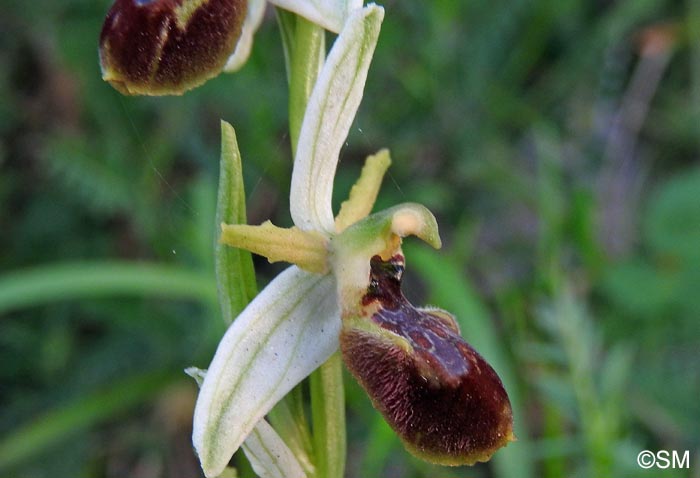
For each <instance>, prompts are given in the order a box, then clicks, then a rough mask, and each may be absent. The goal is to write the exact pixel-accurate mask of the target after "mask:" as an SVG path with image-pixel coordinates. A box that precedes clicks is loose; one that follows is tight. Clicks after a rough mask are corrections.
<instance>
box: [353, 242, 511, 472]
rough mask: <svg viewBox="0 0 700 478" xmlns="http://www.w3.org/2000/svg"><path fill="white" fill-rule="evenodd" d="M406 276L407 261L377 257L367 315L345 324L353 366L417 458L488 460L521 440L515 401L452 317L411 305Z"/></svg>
mask: <svg viewBox="0 0 700 478" xmlns="http://www.w3.org/2000/svg"><path fill="white" fill-rule="evenodd" d="M402 273H403V257H402V256H401V255H396V256H394V257H392V258H391V259H390V260H388V261H382V260H381V259H380V258H379V256H375V257H373V258H372V260H371V274H370V285H369V287H368V289H367V293H366V294H365V296H364V298H363V302H362V306H363V310H365V311H366V312H367V316H366V317H364V318H347V317H344V320H343V331H342V333H341V337H340V344H341V350H342V352H343V358H344V360H345V363H346V365H347V366H348V368H349V369H350V371H351V372H352V374H353V375H354V376H355V377H356V378H357V380H358V381H359V382H360V384H361V385H362V386H363V387H364V388H365V390H366V391H367V393H368V394H369V396H370V398H371V399H372V402H373V403H374V406H375V407H376V408H377V409H378V410H379V411H380V412H381V413H382V415H384V418H385V419H386V420H387V422H388V423H389V425H391V427H392V428H393V429H394V430H395V431H396V432H397V434H398V435H399V436H400V437H401V439H402V440H403V441H404V443H405V445H406V448H407V449H408V450H409V451H411V452H412V453H414V454H415V455H416V456H418V457H420V458H423V459H425V460H427V461H431V462H433V463H439V464H443V465H471V464H474V463H476V462H477V461H486V460H488V459H489V458H490V457H491V455H492V454H493V453H494V452H495V451H496V450H497V449H498V448H500V447H502V446H504V445H506V444H507V443H508V442H509V441H512V440H513V439H514V436H513V416H512V411H511V406H510V401H509V399H508V395H507V394H506V391H505V389H504V388H503V384H502V383H501V380H500V379H499V377H498V375H497V374H496V372H495V371H494V370H493V368H491V366H490V365H489V364H488V363H487V362H486V361H485V360H484V359H483V358H482V357H481V356H480V355H479V354H478V353H477V352H476V351H475V350H474V349H473V348H472V347H471V346H470V345H469V344H467V343H466V342H465V341H464V339H462V337H461V336H460V335H459V328H458V326H457V324H456V322H455V321H454V319H453V318H452V316H451V315H450V314H449V313H447V312H444V311H441V310H430V309H417V308H415V307H414V306H413V305H412V304H411V303H410V302H408V300H407V299H406V298H405V297H404V295H403V293H402V292H401V275H402ZM365 321H366V322H365Z"/></svg>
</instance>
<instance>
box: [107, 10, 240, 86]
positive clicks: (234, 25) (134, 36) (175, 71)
mask: <svg viewBox="0 0 700 478" xmlns="http://www.w3.org/2000/svg"><path fill="white" fill-rule="evenodd" d="M246 10H247V0H117V1H116V2H115V3H114V5H112V8H111V9H110V10H109V13H107V18H106V19H105V23H104V25H103V26H102V33H101V34H100V65H101V67H102V77H103V78H104V79H105V81H108V82H109V83H110V84H111V85H112V86H114V88H116V89H117V90H119V91H120V92H122V93H124V94H128V95H134V94H137V95H169V94H182V93H183V92H185V91H186V90H189V89H191V88H194V87H195V86H198V85H200V84H202V83H204V82H205V81H206V80H208V79H209V78H212V77H214V76H216V75H218V74H219V73H220V72H221V70H222V69H223V67H224V65H225V64H226V61H227V59H228V57H229V56H230V55H231V53H232V52H233V50H234V49H235V46H236V43H237V42H238V39H239V37H240V35H241V28H242V25H243V20H244V19H245V15H246Z"/></svg>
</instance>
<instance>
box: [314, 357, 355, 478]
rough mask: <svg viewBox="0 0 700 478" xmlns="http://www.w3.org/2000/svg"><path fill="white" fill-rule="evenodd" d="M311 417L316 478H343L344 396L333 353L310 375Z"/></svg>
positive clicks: (338, 360)
mask: <svg viewBox="0 0 700 478" xmlns="http://www.w3.org/2000/svg"><path fill="white" fill-rule="evenodd" d="M310 385H311V415H312V420H313V425H314V426H313V430H314V434H313V444H314V457H315V461H316V477H317V478H342V477H343V473H344V471H345V448H346V443H345V441H346V438H345V437H346V434H345V392H344V389H343V366H342V360H341V358H340V354H339V353H338V352H336V353H335V354H333V356H331V358H330V359H328V361H326V363H324V364H323V365H321V367H320V368H319V369H318V370H316V371H315V372H314V373H313V374H311V379H310Z"/></svg>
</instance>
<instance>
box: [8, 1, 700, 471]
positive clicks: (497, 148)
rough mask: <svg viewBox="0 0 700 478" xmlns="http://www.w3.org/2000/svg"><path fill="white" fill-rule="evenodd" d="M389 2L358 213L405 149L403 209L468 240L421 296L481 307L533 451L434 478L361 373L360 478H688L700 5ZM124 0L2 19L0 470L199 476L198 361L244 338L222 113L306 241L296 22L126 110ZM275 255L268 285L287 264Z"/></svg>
mask: <svg viewBox="0 0 700 478" xmlns="http://www.w3.org/2000/svg"><path fill="white" fill-rule="evenodd" d="M385 7H386V11H387V14H386V20H385V22H384V25H383V31H382V35H381V37H380V42H379V46H378V49H377V53H376V55H375V60H374V62H373V66H372V69H371V70H370V76H369V80H368V83H367V90H366V96H365V100H364V103H363V106H362V107H361V110H360V115H359V117H358V119H357V121H356V124H355V127H354V129H353V132H352V133H351V135H350V138H349V139H348V147H347V148H346V149H345V150H344V151H343V152H342V154H341V163H340V166H339V176H338V181H337V198H338V200H340V199H342V198H343V197H344V196H345V195H346V194H347V191H348V188H349V187H350V184H351V183H352V182H353V181H354V180H355V178H356V175H357V174H358V172H359V169H360V167H361V164H362V161H363V159H364V157H365V155H367V154H369V153H373V152H375V151H376V150H378V149H380V148H381V147H385V146H386V147H389V148H391V150H392V157H393V158H394V165H393V166H392V168H391V170H390V175H389V176H388V178H387V181H386V184H385V187H384V188H383V191H382V196H381V197H380V198H379V202H380V204H379V205H378V207H385V206H389V205H393V204H396V203H397V202H401V201H406V200H410V201H416V202H421V203H424V204H426V205H427V206H428V207H429V208H430V209H431V210H432V211H434V212H435V213H436V215H437V216H438V219H439V222H440V225H441V231H442V236H443V239H444V242H445V243H446V246H445V248H444V249H443V250H442V251H439V252H429V251H426V250H422V249H421V250H417V251H415V253H414V254H413V257H415V259H414V260H413V261H412V253H411V251H409V253H408V256H407V260H408V264H407V267H408V269H407V270H408V272H407V279H406V280H407V282H408V285H407V292H408V294H409V296H410V298H411V299H412V300H413V301H414V302H415V303H422V302H425V301H429V302H430V301H434V302H435V303H436V304H439V305H440V306H442V307H444V308H446V309H452V310H454V312H455V313H457V314H458V315H459V320H460V324H461V327H462V331H463V334H464V336H465V337H466V338H467V340H468V341H472V342H473V343H474V345H475V346H476V347H477V348H478V349H479V350H481V351H482V352H483V354H484V355H485V356H486V358H487V359H489V360H491V361H492V362H493V364H494V366H495V367H496V369H497V370H498V371H499V373H501V374H503V377H504V380H505V381H506V382H507V385H508V388H509V390H510V392H511V393H512V394H513V396H514V397H515V400H514V401H515V402H517V408H518V412H517V414H516V416H515V420H516V427H517V429H518V434H519V438H520V440H519V441H518V442H516V443H514V444H513V445H510V446H509V449H506V450H505V451H504V452H499V453H500V454H503V455H504V457H503V458H498V457H499V456H500V454H497V458H496V460H495V461H494V462H493V463H492V464H489V465H479V466H477V467H475V468H473V469H469V470H464V469H437V468H436V467H432V466H430V465H427V464H425V463H422V462H419V461H417V460H415V459H413V458H411V457H410V456H408V455H407V454H406V453H405V452H404V451H403V449H402V447H401V445H400V443H399V442H398V440H397V438H396V437H395V436H393V434H392V433H391V432H390V431H389V430H388V427H387V426H386V425H385V424H384V423H383V422H382V421H381V419H380V418H379V417H378V414H377V413H376V412H375V411H374V410H373V409H372V407H371V405H370V403H369V401H368V399H367V398H366V396H364V394H363V393H362V392H361V391H360V389H359V387H357V386H356V385H355V384H354V383H353V382H352V380H351V379H348V387H347V388H348V406H349V408H348V427H349V432H350V437H349V453H350V459H349V461H348V462H349V469H348V476H353V477H354V476H357V477H365V476H372V477H374V476H386V477H399V476H400V477H428V476H430V477H432V476H442V477H457V476H470V477H486V476H498V477H500V478H505V477H516V476H517V477H526V476H527V473H528V470H531V476H542V477H545V478H560V477H563V476H577V477H599V476H615V477H625V476H630V477H638V476H671V474H670V472H669V471H668V470H666V471H663V470H649V471H648V472H646V473H645V472H643V471H642V470H640V469H639V468H638V467H637V465H636V456H637V453H638V452H639V451H640V450H643V449H651V450H657V449H677V450H681V451H682V450H690V452H691V467H692V468H691V470H685V469H684V470H675V471H674V474H673V475H672V476H674V477H685V476H696V475H691V472H695V473H696V472H697V467H698V466H700V462H698V456H700V455H699V453H700V452H699V451H698V450H700V428H699V427H698V424H699V423H700V405H699V402H698V400H697V396H698V395H699V393H700V355H698V353H697V350H698V348H699V346H700V320H698V318H699V317H700V169H699V168H700V165H699V164H698V155H699V153H700V149H699V146H700V26H699V25H700V2H698V0H687V1H686V2H670V1H662V0H617V1H607V0H598V1H590V0H563V1H558V2H555V1H550V0H516V1H511V2H501V3H499V2H493V1H486V0H466V1H465V0H443V1H439V2H398V1H395V0H391V1H388V2H385ZM108 8H109V4H108V2H106V1H103V0H100V1H98V2H94V1H92V2H88V1H87V0H60V1H49V0H36V1H33V2H9V1H8V2H3V3H1V4H0V71H2V72H3V74H2V75H0V171H1V172H2V173H1V174H0V204H2V206H1V207H0V231H2V234H0V363H2V367H0V381H1V383H2V386H1V387H0V405H1V407H0V475H2V476H17V477H48V476H51V477H64V476H65V477H73V476H85V477H123V476H130V477H136V478H138V477H154V476H168V477H178V476H183V477H184V476H188V477H191V476H199V474H200V473H201V472H200V471H199V470H198V465H197V463H196V460H195V458H194V455H193V453H192V451H191V446H190V443H189V433H190V430H189V427H190V420H191V413H192V405H193V400H194V397H195V394H196V387H195V385H194V382H192V381H191V380H190V379H188V378H187V377H185V376H184V374H183V373H182V372H181V371H182V369H183V368H185V367H187V366H189V365H196V366H200V367H203V366H206V364H207V363H208V361H209V359H210V358H211V356H212V354H213V351H214V347H215V346H216V344H217V341H218V338H219V337H220V335H221V334H222V332H223V328H224V323H223V321H222V320H221V317H220V313H219V311H218V308H217V305H216V291H215V285H214V279H213V278H214V272H213V249H214V240H215V237H214V236H215V224H214V213H215V212H214V203H215V198H216V184H217V178H216V174H217V170H218V155H219V152H218V148H219V119H220V118H224V119H226V120H227V121H230V122H231V123H233V125H234V126H235V127H236V131H237V136H238V141H239V145H240V149H241V152H242V155H243V168H244V174H245V179H246V191H247V201H248V218H249V221H250V222H251V223H259V222H261V221H262V220H265V219H267V218H272V219H273V222H275V223H276V224H279V225H282V226H285V225H289V224H290V218H289V217H288V213H287V212H286V211H288V209H289V208H288V205H287V196H288V192H289V191H288V187H289V186H288V184H289V175H290V172H291V159H290V152H289V145H288V143H289V138H288V137H287V135H286V133H285V131H287V125H286V123H285V121H286V120H285V118H286V116H287V114H286V107H287V96H286V83H285V82H286V78H285V73H284V59H283V53H282V47H281V44H280V40H279V34H278V32H277V28H276V25H275V21H274V15H272V14H271V12H268V13H269V15H268V18H267V20H266V21H265V23H264V24H263V27H262V30H261V32H260V33H259V34H258V35H257V36H256V44H255V46H254V50H253V55H252V57H251V60H250V62H249V63H248V64H247V65H246V66H245V68H244V69H243V70H242V71H241V72H239V73H237V74H235V75H231V76H221V77H219V78H217V79H215V80H213V81H211V82H209V83H208V84H206V85H205V86H204V87H202V88H200V89H197V90H194V91H193V92H191V93H188V94H187V95H185V96H183V97H173V98H128V97H122V96H120V95H119V94H118V93H116V92H115V91H114V90H112V89H111V88H110V87H109V85H107V84H105V83H103V82H102V81H101V79H100V72H99V67H98V62H97V38H98V35H99V30H100V27H101V24H102V19H103V17H104V14H105V13H106V11H107V9H108ZM257 265H258V271H259V278H260V280H261V281H264V280H265V279H266V278H267V277H271V276H272V274H273V273H274V270H277V269H273V268H270V267H269V266H267V265H266V264H264V263H263V262H260V261H258V263H257ZM693 468H696V470H695V471H693ZM514 470H522V473H516V472H515V471H514ZM514 473H516V474H514ZM663 473H669V474H668V475H664V474H663Z"/></svg>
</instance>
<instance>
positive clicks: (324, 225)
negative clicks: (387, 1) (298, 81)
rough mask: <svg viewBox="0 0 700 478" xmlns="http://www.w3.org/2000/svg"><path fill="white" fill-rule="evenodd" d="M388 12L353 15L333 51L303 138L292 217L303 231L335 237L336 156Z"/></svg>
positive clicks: (311, 105) (292, 193)
mask: <svg viewBox="0 0 700 478" xmlns="http://www.w3.org/2000/svg"><path fill="white" fill-rule="evenodd" d="M383 18H384V9H383V8H382V7H378V6H376V5H373V4H372V5H368V6H367V7H365V8H363V9H360V10H355V11H354V12H353V13H352V14H351V15H350V18H349V19H348V21H347V23H346V24H345V27H344V28H343V30H342V31H341V32H340V35H339V36H338V38H337V39H336V41H335V43H334V44H333V47H332V48H331V51H330V53H329V54H328V58H327V59H326V64H325V65H324V66H323V69H322V70H321V73H320V75H319V78H318V81H317V82H316V85H315V86H314V89H313V92H312V93H311V98H309V104H308V106H307V107H306V113H305V114H304V121H303V123H302V126H301V131H300V133H299V143H298V145H297V152H296V157H295V159H294V170H293V172H292V185H291V191H290V199H289V203H290V212H291V214H292V219H293V220H294V224H295V225H296V226H297V227H299V228H300V229H302V230H316V231H325V232H326V233H328V234H332V233H334V232H335V223H334V219H333V210H332V208H331V197H332V195H333V178H334V177H335V170H336V166H337V165H338V155H339V153H340V148H341V147H342V146H343V143H344V142H345V139H346V138H347V136H348V132H349V131H350V127H351V126H352V122H353V120H354V119H355V114H356V113H357V108H358V107H359V106H360V101H361V100H362V94H363V91H364V87H365V80H366V79H367V71H368V70H369V65H370V62H371V61H372V55H373V54H374V49H375V47H376V45H377V38H378V36H379V29H380V27H381V23H382V19H383Z"/></svg>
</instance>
